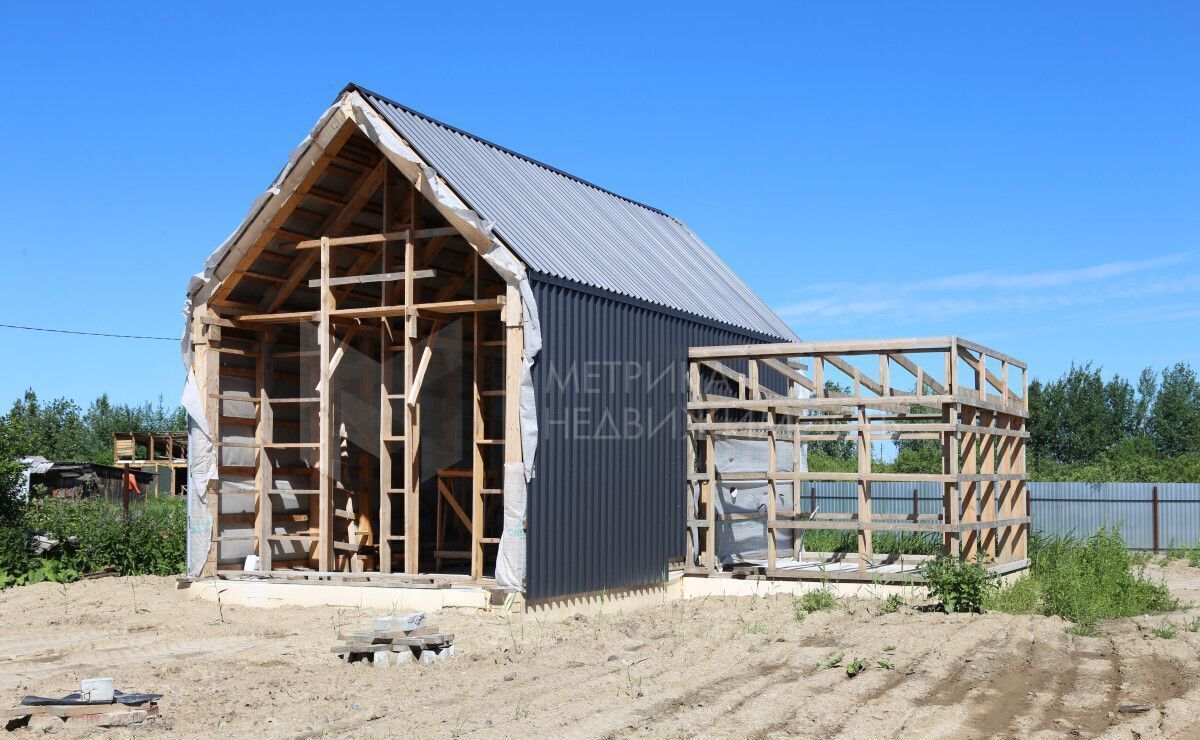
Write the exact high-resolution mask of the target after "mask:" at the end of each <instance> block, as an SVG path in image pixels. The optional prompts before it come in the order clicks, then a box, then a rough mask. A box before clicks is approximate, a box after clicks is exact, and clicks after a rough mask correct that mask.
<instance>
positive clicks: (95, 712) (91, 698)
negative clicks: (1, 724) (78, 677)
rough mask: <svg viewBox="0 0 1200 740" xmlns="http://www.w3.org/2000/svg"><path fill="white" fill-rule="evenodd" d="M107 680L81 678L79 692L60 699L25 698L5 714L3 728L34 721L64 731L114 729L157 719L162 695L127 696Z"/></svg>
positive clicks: (110, 680) (21, 725) (11, 727)
mask: <svg viewBox="0 0 1200 740" xmlns="http://www.w3.org/2000/svg"><path fill="white" fill-rule="evenodd" d="M113 683H114V682H113V679H111V678H85V679H84V680H83V682H82V685H81V687H80V689H81V690H80V691H77V692H75V693H73V694H67V695H66V696H63V697H58V698H51V697H44V696H26V697H25V698H24V699H22V700H21V705H20V706H18V707H16V708H14V709H13V710H11V711H10V712H9V716H8V720H7V723H6V727H7V728H8V729H15V728H17V727H23V726H28V725H29V724H30V722H31V721H32V720H33V719H34V718H38V719H40V720H42V722H43V724H44V723H46V722H51V723H53V722H54V720H55V718H57V719H58V720H61V721H62V722H63V723H65V724H66V725H67V726H68V727H80V726H89V725H91V726H95V727H118V726H122V725H131V724H136V723H138V722H143V721H145V720H147V719H150V718H151V717H157V716H158V700H159V699H161V698H162V694H127V693H125V692H123V691H119V690H117V689H115V688H113Z"/></svg>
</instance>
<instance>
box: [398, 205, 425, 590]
mask: <svg viewBox="0 0 1200 740" xmlns="http://www.w3.org/2000/svg"><path fill="white" fill-rule="evenodd" d="M417 200H418V199H417V198H412V199H410V201H409V202H410V204H411V205H410V206H409V211H408V230H407V231H406V232H405V237H406V238H405V240H404V397H405V399H408V398H409V397H411V395H412V390H413V376H414V373H415V369H414V367H413V356H414V354H415V352H414V350H415V345H416V342H417V315H416V312H415V311H414V310H413V304H415V303H416V287H415V286H414V285H413V271H414V267H415V266H414V265H413V261H414V256H415V249H416V246H415V245H414V243H413V239H412V233H413V230H414V229H416V228H417ZM401 408H403V409H404V572H405V573H409V574H415V573H417V572H418V571H419V564H418V563H419V560H420V557H421V542H420V536H421V531H420V529H421V528H420V524H421V522H420V516H421V514H420V506H421V500H420V487H419V484H420V471H419V470H418V469H417V465H418V464H419V460H420V458H419V455H418V445H420V439H419V438H418V434H419V429H420V426H419V421H418V419H419V418H420V416H419V415H420V412H421V406H420V404H415V405H409V404H408V403H405V404H403V406H402V407H401Z"/></svg>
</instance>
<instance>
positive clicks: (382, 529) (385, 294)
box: [378, 164, 408, 573]
mask: <svg viewBox="0 0 1200 740" xmlns="http://www.w3.org/2000/svg"><path fill="white" fill-rule="evenodd" d="M394 199H395V194H394V192H393V190H392V167H391V165H390V164H385V165H384V171H383V232H384V233H385V234H386V233H389V231H390V230H391V228H392V225H393V223H394V221H395V215H394V213H393V212H392V202H393V200H394ZM392 261H393V260H392V250H391V246H390V245H389V244H388V242H386V241H385V242H384V243H383V244H381V245H380V247H379V271H380V272H381V273H384V274H386V273H388V272H391V265H392ZM395 297H396V289H395V284H394V283H391V282H386V283H380V285H379V305H380V307H384V306H389V305H391V303H392V301H393V300H394V299H395ZM395 343H396V338H395V332H394V331H393V330H392V319H391V318H389V317H386V316H385V317H383V318H381V319H380V320H379V448H378V449H379V484H378V486H379V572H380V573H391V572H392V542H393V541H394V537H393V535H392V490H393V488H394V484H393V482H392V479H393V477H394V474H393V466H392V447H391V442H392V437H394V436H395V432H394V429H395V424H396V421H395V416H394V414H393V406H392V400H393V398H394V397H395V394H394V393H393V392H392V376H393V372H392V371H393V367H394V365H393V362H392V356H393V352H392V349H391V348H392V346H393V345H394V344H395ZM407 402H408V399H405V403H407ZM405 444H407V442H405Z"/></svg>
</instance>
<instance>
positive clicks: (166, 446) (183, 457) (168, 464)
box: [113, 432, 188, 496]
mask: <svg viewBox="0 0 1200 740" xmlns="http://www.w3.org/2000/svg"><path fill="white" fill-rule="evenodd" d="M187 442H188V438H187V434H186V433H185V432H113V465H115V466H116V467H118V468H120V467H124V466H126V465H128V466H129V467H131V468H136V469H138V470H142V471H145V472H148V473H153V474H154V491H153V493H154V494H155V495H160V496H174V495H178V494H181V493H183V491H184V487H185V486H186V485H187Z"/></svg>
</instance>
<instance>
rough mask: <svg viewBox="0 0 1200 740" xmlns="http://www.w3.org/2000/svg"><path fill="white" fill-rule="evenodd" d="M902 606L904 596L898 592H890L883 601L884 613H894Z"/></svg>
mask: <svg viewBox="0 0 1200 740" xmlns="http://www.w3.org/2000/svg"><path fill="white" fill-rule="evenodd" d="M902 606H904V597H903V596H901V595H900V594H891V595H889V596H888V597H887V599H886V600H885V601H884V602H883V613H884V614H895V613H896V612H898V611H900V607H902Z"/></svg>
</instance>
